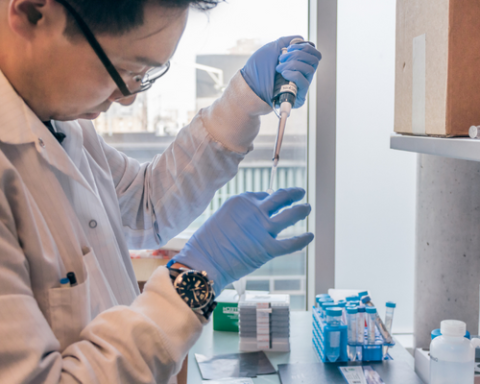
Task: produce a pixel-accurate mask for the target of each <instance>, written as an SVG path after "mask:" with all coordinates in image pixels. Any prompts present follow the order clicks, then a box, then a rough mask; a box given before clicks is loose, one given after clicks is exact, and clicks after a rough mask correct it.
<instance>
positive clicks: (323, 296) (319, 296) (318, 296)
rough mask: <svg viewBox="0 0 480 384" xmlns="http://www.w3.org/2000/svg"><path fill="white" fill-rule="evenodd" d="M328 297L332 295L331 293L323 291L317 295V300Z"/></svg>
mask: <svg viewBox="0 0 480 384" xmlns="http://www.w3.org/2000/svg"><path fill="white" fill-rule="evenodd" d="M326 297H330V295H329V294H328V293H322V294H320V295H317V296H315V298H316V299H317V301H318V300H320V299H323V298H326Z"/></svg>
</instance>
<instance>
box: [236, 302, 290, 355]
mask: <svg viewBox="0 0 480 384" xmlns="http://www.w3.org/2000/svg"><path fill="white" fill-rule="evenodd" d="M238 309H239V311H238V312H239V336H240V344H239V349H240V351H243V352H249V351H276V352H288V351H290V296H289V295H274V294H246V295H245V297H244V299H243V300H241V301H240V302H239V304H238Z"/></svg>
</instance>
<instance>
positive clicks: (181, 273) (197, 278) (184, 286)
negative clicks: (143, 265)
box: [168, 268, 217, 320]
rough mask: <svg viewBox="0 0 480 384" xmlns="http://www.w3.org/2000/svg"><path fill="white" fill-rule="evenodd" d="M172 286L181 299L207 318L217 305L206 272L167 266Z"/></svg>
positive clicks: (211, 283) (210, 281)
mask: <svg viewBox="0 0 480 384" xmlns="http://www.w3.org/2000/svg"><path fill="white" fill-rule="evenodd" d="M168 270H169V271H170V278H171V279H172V282H173V287H174V288H175V289H176V290H177V293H178V294H179V295H180V297H181V298H182V300H183V301H185V303H186V304H187V305H188V306H189V307H190V308H191V309H192V310H193V311H194V312H195V313H197V314H199V315H201V316H203V317H205V319H207V320H208V319H209V317H210V315H211V314H212V312H213V310H214V309H215V307H216V306H217V302H216V301H215V293H214V292H213V288H212V285H213V281H212V280H208V277H207V272H205V271H194V270H191V269H187V268H180V269H175V268H168Z"/></svg>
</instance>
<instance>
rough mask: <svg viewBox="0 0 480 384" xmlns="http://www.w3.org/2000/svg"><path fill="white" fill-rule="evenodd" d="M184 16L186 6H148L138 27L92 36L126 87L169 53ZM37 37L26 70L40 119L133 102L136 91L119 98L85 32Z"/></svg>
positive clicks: (86, 114)
mask: <svg viewBox="0 0 480 384" xmlns="http://www.w3.org/2000/svg"><path fill="white" fill-rule="evenodd" d="M56 4H57V5H58V6H60V7H61V5H59V4H58V3H56ZM187 17H188V9H168V8H162V7H159V6H155V5H146V8H145V17H144V24H143V25H142V26H140V27H137V28H136V29H134V30H132V31H129V32H127V33H125V34H122V35H119V36H113V35H106V34H102V35H97V36H96V38H97V40H98V42H99V43H100V45H101V46H102V48H103V50H104V51H105V53H106V54H107V56H108V58H109V59H110V61H111V62H112V64H113V65H114V66H115V68H116V69H117V71H118V72H119V74H120V75H121V76H122V78H123V80H124V81H125V83H126V84H127V86H128V85H129V84H134V83H135V80H134V77H135V76H138V75H144V74H145V72H147V71H148V70H149V69H151V68H152V67H153V66H156V65H161V64H165V63H166V62H167V61H168V60H169V59H170V58H171V57H172V55H173V54H174V52H175V49H176V47H177V44H178V42H179V40H180V38H181V36H182V34H183V31H184V29H185V26H186V22H187ZM40 37H41V38H40V39H37V41H36V44H33V43H32V44H31V46H32V53H31V54H32V56H33V57H34V62H35V63H36V65H35V66H34V67H31V70H30V71H29V72H31V75H30V76H31V83H30V84H32V87H31V88H32V90H31V91H30V92H29V95H28V97H27V100H26V101H27V103H28V104H29V105H30V106H31V107H32V108H33V109H34V111H36V112H37V111H39V112H37V114H39V115H41V116H39V117H41V118H42V119H43V120H45V119H55V120H63V121H65V120H74V119H78V118H83V119H95V118H96V117H98V115H99V114H100V113H101V112H105V111H106V110H107V109H108V108H109V107H110V106H111V104H112V103H113V102H119V103H121V104H123V105H130V104H131V103H133V101H134V100H135V96H130V97H126V98H125V97H123V95H122V93H121V92H120V90H119V89H118V88H117V86H116V84H115V82H114V81H113V80H112V78H111V77H110V75H109V74H108V72H107V71H106V69H105V67H104V66H103V64H102V62H101V61H100V59H99V58H98V57H97V55H96V54H95V52H94V51H93V50H92V48H91V47H90V45H89V44H88V42H87V41H86V39H85V38H84V37H83V35H81V34H79V35H78V36H75V37H73V38H68V37H67V36H65V35H64V34H63V33H62V34H53V35H52V34H48V35H47V34H46V36H43V37H42V36H40ZM32 104H33V105H32ZM47 115H48V116H47Z"/></svg>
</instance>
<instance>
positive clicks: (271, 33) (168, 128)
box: [96, 0, 308, 309]
mask: <svg viewBox="0 0 480 384" xmlns="http://www.w3.org/2000/svg"><path fill="white" fill-rule="evenodd" d="M307 33H308V0H296V1H295V2H292V1H289V0H262V1H258V0H229V1H228V3H224V4H220V5H219V6H218V7H217V8H215V9H214V10H212V11H210V12H208V13H204V12H200V11H196V10H192V11H191V12H190V19H189V22H188V25H187V29H186V31H185V33H184V36H183V38H182V40H181V42H180V44H179V47H178V49H177V52H176V53H175V56H174V57H173V59H172V60H171V64H172V65H171V69H170V71H169V72H168V74H167V75H166V76H164V77H162V78H161V79H159V80H158V81H157V82H156V83H155V85H154V86H153V87H152V89H150V90H149V91H148V92H147V93H144V94H140V95H138V97H137V100H136V101H135V103H134V104H133V105H131V106H129V107H123V106H119V105H114V106H112V108H111V109H110V110H109V111H108V112H107V113H105V114H103V115H102V116H100V117H99V118H98V119H97V121H96V127H97V129H98V131H99V132H101V134H102V135H103V136H104V138H105V140H106V141H107V142H108V143H109V144H111V145H112V146H114V147H115V148H117V149H118V150H120V151H122V152H124V153H125V154H127V155H128V156H130V157H133V158H136V159H138V160H139V161H141V162H147V161H151V160H152V158H153V157H154V156H155V155H157V154H161V153H162V152H163V151H164V150H165V149H166V148H167V147H168V145H169V144H170V143H171V142H172V141H173V140H174V139H175V136H176V134H177V133H178V131H179V130H180V129H181V128H182V127H184V126H185V125H187V124H188V123H189V122H190V121H191V120H192V118H193V117H194V116H195V114H196V113H197V112H198V111H199V110H200V109H201V108H204V107H207V106H209V105H211V104H212V102H213V101H214V100H215V99H216V98H218V97H219V96H221V94H222V92H223V90H224V89H225V86H226V84H228V81H229V80H230V78H231V77H232V76H233V75H234V74H235V73H236V72H237V71H238V70H239V69H241V68H242V67H243V66H244V65H245V63H246V61H247V60H248V58H249V57H250V55H251V54H252V53H253V52H255V51H256V50H257V49H258V48H260V47H261V46H263V45H264V44H266V43H268V42H270V41H273V40H276V39H277V38H279V37H281V36H289V35H302V36H304V37H305V38H306V37H307ZM277 125H278V118H277V117H276V115H275V114H273V113H271V114H270V115H268V116H265V117H263V118H262V126H261V129H260V133H259V135H258V137H257V138H256V140H255V143H254V146H255V149H254V150H253V151H252V152H251V153H249V154H248V155H247V156H246V158H245V160H244V161H243V162H242V163H241V164H240V169H239V172H238V174H237V176H236V177H235V178H234V179H232V180H231V181H230V182H228V183H227V184H226V185H225V186H224V187H223V188H221V189H220V190H219V191H218V192H217V193H216V195H215V197H214V199H213V200H212V202H211V203H210V205H209V207H208V208H207V209H206V210H205V212H204V213H203V214H202V215H201V216H200V217H198V218H197V219H196V220H195V221H194V222H193V223H192V224H191V225H190V227H189V228H188V229H187V230H186V231H185V232H184V233H183V235H187V236H188V235H191V234H192V233H193V232H194V231H195V230H196V229H198V228H199V227H200V225H202V223H203V222H205V220H206V219H207V218H209V217H210V216H211V215H212V214H213V213H214V212H215V211H216V210H217V209H218V208H219V207H220V206H221V205H222V204H223V203H224V202H225V201H226V200H227V199H228V198H229V197H230V196H232V195H236V194H239V193H242V192H245V191H265V190H267V188H268V183H269V179H270V167H271V163H272V153H273V146H274V143H275V135H276V131H277ZM306 135H307V110H306V107H303V108H301V109H299V110H295V111H293V112H292V115H291V117H290V119H289V121H288V123H287V128H286V136H285V138H284V141H283V147H282V153H281V161H280V163H279V169H278V176H277V185H276V188H282V187H287V186H299V187H303V188H306ZM305 230H306V224H305V222H300V223H298V224H297V225H295V227H292V228H289V229H288V230H286V231H284V233H282V234H281V235H280V237H287V236H294V235H296V234H299V233H302V232H304V231H305ZM286 281H288V284H286V283H285V282H286ZM285 284H286V285H285ZM289 284H290V285H289ZM247 287H248V289H258V290H265V289H267V290H270V291H271V292H276V291H281V292H288V293H292V294H295V295H296V296H295V300H294V301H295V303H296V304H295V309H304V308H305V252H297V253H295V254H294V255H289V256H285V257H282V258H278V259H274V260H273V261H272V262H270V263H268V264H267V265H265V266H264V267H262V268H261V269H259V270H258V271H256V272H255V273H253V274H252V275H251V276H250V277H249V278H248V282H247ZM265 287H266V288H265ZM292 308H293V307H292Z"/></svg>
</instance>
